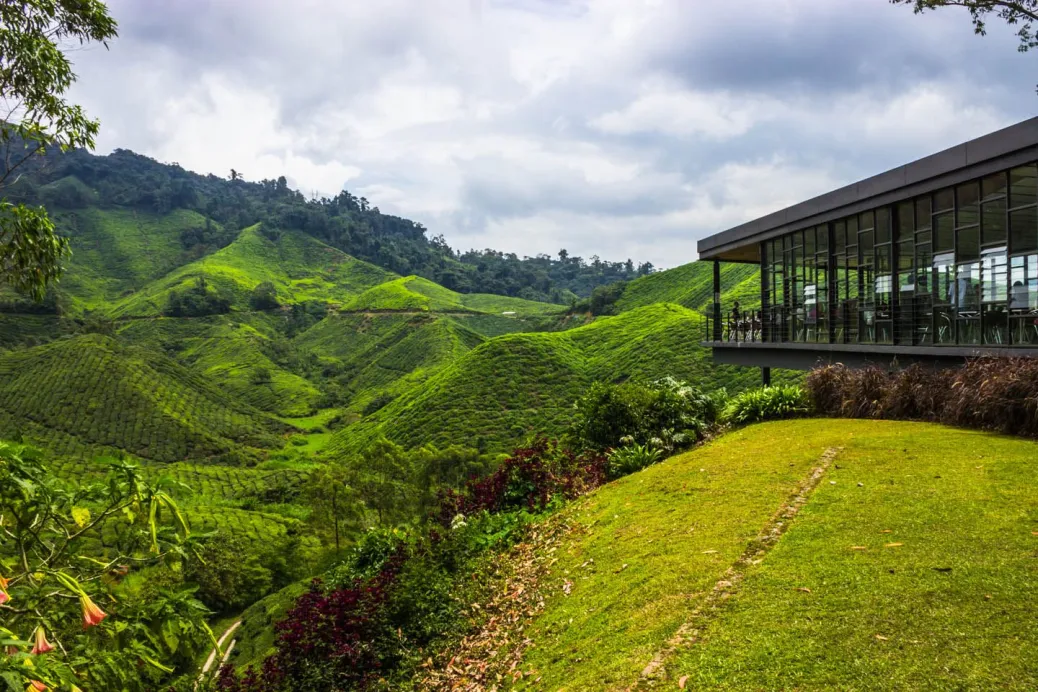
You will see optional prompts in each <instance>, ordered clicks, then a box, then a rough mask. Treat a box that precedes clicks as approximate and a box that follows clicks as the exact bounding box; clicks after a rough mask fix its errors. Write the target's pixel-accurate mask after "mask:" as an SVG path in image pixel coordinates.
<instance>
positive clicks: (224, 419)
mask: <svg viewBox="0 0 1038 692" xmlns="http://www.w3.org/2000/svg"><path fill="white" fill-rule="evenodd" d="M285 429H286V426H283V425H282V424H280V423H276V422H275V421H273V420H271V419H268V418H266V417H264V416H263V415H262V414H260V413H259V411H257V410H256V409H254V408H251V407H249V406H247V405H245V404H243V403H241V402H239V401H237V400H236V399H235V398H233V397H231V396H229V395H228V394H226V393H224V392H223V391H221V390H220V389H219V388H218V387H215V386H214V385H213V384H211V383H210V382H208V381H207V380H206V379H205V378H204V377H200V376H199V375H197V374H195V373H193V372H191V371H190V370H187V369H186V368H184V367H182V366H180V365H178V364H176V363H174V362H173V361H171V360H170V359H168V358H166V357H164V356H161V355H158V354H156V353H154V352H151V351H145V350H141V349H133V348H127V347H125V346H121V345H119V344H118V343H117V342H115V341H114V340H112V339H110V338H107V337H103V336H99V335H85V336H77V337H72V338H68V339H62V340H59V341H55V342H53V343H50V344H46V345H43V346H37V347H34V348H29V349H26V350H22V351H16V352H9V353H4V354H2V355H0V436H2V437H5V438H11V437H18V436H22V437H24V438H25V439H26V441H29V442H32V443H34V444H37V445H40V446H42V447H44V448H46V449H48V450H50V451H51V452H53V453H55V454H58V455H66V456H67V455H76V456H85V457H91V456H94V455H96V454H98V453H100V452H103V451H123V452H127V453H130V454H133V455H134V456H137V457H140V458H142V459H147V460H152V461H160V462H171V461H178V460H182V459H210V458H214V457H225V456H227V457H228V458H235V459H237V458H240V457H243V456H245V457H248V456H250V455H252V456H254V455H255V454H256V452H257V448H268V449H269V448H276V447H280V446H281V445H282V442H281V440H280V439H279V437H278V434H279V433H281V432H282V431H284V430H285Z"/></svg>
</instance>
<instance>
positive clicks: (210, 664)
mask: <svg viewBox="0 0 1038 692" xmlns="http://www.w3.org/2000/svg"><path fill="white" fill-rule="evenodd" d="M239 627H241V620H236V621H235V622H234V624H232V625H231V626H230V627H228V628H227V629H226V630H224V633H223V634H222V635H220V639H218V640H217V642H216V646H215V647H213V650H212V651H210V652H209V658H207V659H206V660H205V665H204V666H202V672H201V673H200V674H199V676H198V680H197V681H195V687H198V683H199V682H202V679H203V678H204V677H205V676H206V673H208V672H209V669H210V668H212V667H213V662H215V661H216V654H218V653H219V652H220V649H221V648H223V643H224V642H225V641H227V638H228V637H230V636H231V634H232V633H233V632H234V630H236V629H238V628H239ZM236 641H237V640H234V639H232V640H231V643H230V644H229V645H228V646H227V648H226V649H225V650H224V652H223V658H221V659H220V665H221V666H222V665H223V664H225V663H227V657H228V656H230V655H231V650H232V649H233V648H234V644H235V642H236Z"/></svg>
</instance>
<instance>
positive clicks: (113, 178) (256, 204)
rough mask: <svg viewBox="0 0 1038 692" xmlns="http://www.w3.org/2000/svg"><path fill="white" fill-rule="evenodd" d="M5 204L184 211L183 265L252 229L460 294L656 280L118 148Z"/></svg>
mask: <svg viewBox="0 0 1038 692" xmlns="http://www.w3.org/2000/svg"><path fill="white" fill-rule="evenodd" d="M10 193H11V197H12V198H17V199H18V200H19V201H24V202H25V203H26V204H44V205H46V206H47V207H48V208H52V209H56V210H57V209H66V210H71V209H80V208H85V207H88V206H92V205H98V206H101V207H124V208H126V207H128V208H133V209H138V210H142V211H151V212H157V213H165V212H169V211H171V210H173V209H190V210H194V211H196V212H198V213H200V214H202V215H203V216H204V217H205V219H206V222H205V225H204V226H200V227H199V228H194V229H189V230H188V231H185V232H184V233H182V236H181V239H180V240H181V243H182V244H183V246H184V249H185V251H186V252H187V253H188V258H189V259H194V258H196V257H200V256H202V255H204V254H206V253H208V252H212V251H213V250H216V249H219V248H220V247H223V246H225V245H227V244H228V243H230V242H231V241H232V240H233V239H234V238H235V237H236V235H237V232H238V231H239V230H240V229H242V228H245V227H247V226H251V225H252V224H255V223H257V222H259V221H263V222H264V230H265V233H267V234H268V237H270V238H272V239H274V240H276V238H277V234H278V230H279V229H296V230H300V231H303V232H305V233H308V234H310V235H312V236H314V237H316V238H318V239H320V240H322V241H324V242H326V243H328V244H329V245H332V246H334V247H337V248H339V249H341V250H343V251H344V252H347V253H349V254H350V255H353V256H354V257H357V258H359V259H362V260H366V261H368V262H371V263H373V264H377V265H379V266H382V267H385V268H387V269H390V270H392V271H395V272H397V273H399V274H403V275H409V274H417V275H419V276H423V277H425V278H427V279H430V280H432V281H435V282H436V283H438V284H441V285H443V286H446V287H447V288H450V289H453V290H455V291H458V292H461V293H495V294H499V295H507V296H514V297H520V298H528V299H531V300H545V301H551V302H555V303H560V304H571V303H573V302H575V301H577V300H579V299H581V298H586V297H588V296H590V295H591V292H592V290H594V288H595V287H597V286H603V285H606V284H610V283H614V282H616V281H626V280H631V279H634V278H636V277H638V276H643V275H645V274H648V273H650V272H652V271H653V266H652V264H651V263H648V262H646V263H642V264H635V263H634V262H633V261H632V260H630V259H628V260H626V261H623V262H610V261H606V260H602V259H601V258H599V257H598V256H597V255H594V256H592V257H590V258H587V259H585V258H583V257H578V256H575V255H570V254H569V252H567V251H566V250H565V249H563V250H560V251H559V252H558V254H557V255H555V256H552V255H547V254H539V255H536V256H535V257H519V256H518V255H516V254H514V253H505V252H499V251H497V250H492V249H484V250H475V249H471V250H468V251H465V252H461V251H458V250H455V249H453V248H451V247H450V246H449V245H448V244H447V242H446V241H445V240H444V238H443V236H442V235H437V236H433V237H429V234H428V232H427V230H426V228H425V227H424V226H422V224H420V223H415V222H414V221H410V220H408V219H403V218H400V217H397V216H391V215H389V214H383V213H381V212H380V211H379V209H378V207H377V206H373V205H372V204H371V203H370V202H369V201H368V200H367V199H366V198H364V197H357V196H356V195H353V194H351V193H350V192H347V191H345V190H343V191H342V192H340V193H339V194H338V195H336V196H335V197H332V198H327V197H322V198H311V199H307V198H306V197H304V196H303V195H302V194H301V193H299V192H298V191H296V190H292V189H290V188H289V186H288V182H287V180H286V178H285V177H284V176H281V177H279V178H277V179H276V180H262V181H260V182H258V183H257V182H246V181H245V180H244V178H243V177H242V173H241V172H239V171H237V170H235V171H232V178H231V179H229V180H228V179H225V178H221V177H218V176H215V175H211V174H210V175H204V176H203V175H198V174H196V173H192V172H190V171H187V170H185V169H184V168H182V167H181V166H180V165H179V164H176V163H173V164H163V163H159V162H157V161H155V160H154V159H151V158H148V157H146V156H141V155H139V154H135V153H133V152H131V151H127V150H123V149H118V150H116V151H115V152H113V153H112V154H110V155H108V156H94V155H92V154H90V153H88V152H86V151H82V150H75V151H71V152H68V153H65V154H61V153H60V152H57V151H53V152H50V151H49V152H48V153H47V155H46V156H43V157H39V159H38V160H37V161H34V162H33V165H32V166H31V167H29V169H28V171H27V175H24V176H23V177H22V178H21V179H20V180H19V181H18V182H17V183H16V184H15V185H13V186H11V190H10Z"/></svg>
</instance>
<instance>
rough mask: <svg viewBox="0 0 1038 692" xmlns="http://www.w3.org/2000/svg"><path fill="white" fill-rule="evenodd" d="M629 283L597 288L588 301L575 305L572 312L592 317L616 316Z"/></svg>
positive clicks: (619, 282) (621, 282)
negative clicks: (618, 305)
mask: <svg viewBox="0 0 1038 692" xmlns="http://www.w3.org/2000/svg"><path fill="white" fill-rule="evenodd" d="M626 288H627V282H625V281H617V282H616V283H612V284H609V285H607V286H597V287H596V288H595V289H594V290H593V291H591V296H590V297H589V298H587V300H582V301H580V302H577V303H574V304H573V306H572V307H571V308H570V311H571V312H589V313H591V314H592V315H595V316H598V315H615V314H616V303H617V301H619V300H620V298H621V297H622V296H623V294H624V290H625V289H626Z"/></svg>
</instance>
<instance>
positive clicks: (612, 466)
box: [609, 444, 663, 478]
mask: <svg viewBox="0 0 1038 692" xmlns="http://www.w3.org/2000/svg"><path fill="white" fill-rule="evenodd" d="M661 458H663V452H662V451H660V450H659V449H658V448H656V447H650V446H649V445H639V444H631V445H628V446H626V447H620V448H618V449H614V450H613V451H611V452H610V453H609V476H610V477H611V478H619V477H620V476H626V475H627V474H629V473H634V472H635V471H641V470H642V469H644V468H645V467H647V466H652V465H653V464H655V463H656V462H657V461H659V460H660V459H661Z"/></svg>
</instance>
